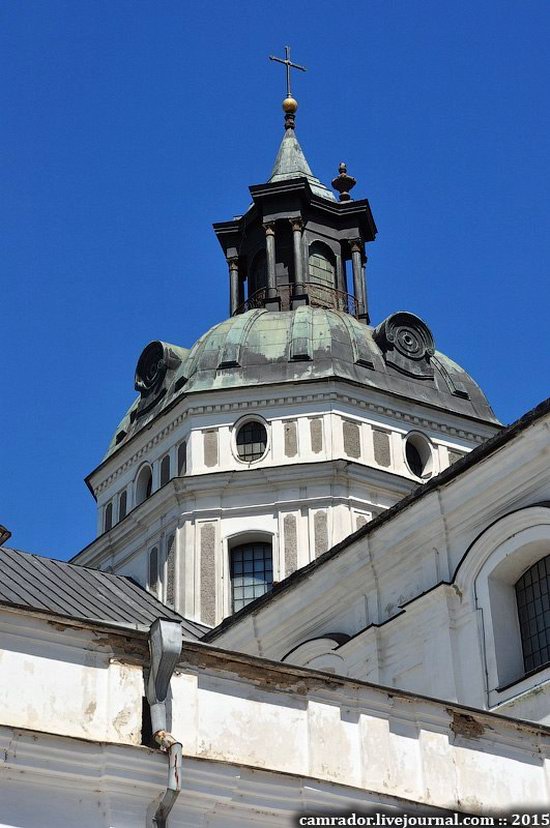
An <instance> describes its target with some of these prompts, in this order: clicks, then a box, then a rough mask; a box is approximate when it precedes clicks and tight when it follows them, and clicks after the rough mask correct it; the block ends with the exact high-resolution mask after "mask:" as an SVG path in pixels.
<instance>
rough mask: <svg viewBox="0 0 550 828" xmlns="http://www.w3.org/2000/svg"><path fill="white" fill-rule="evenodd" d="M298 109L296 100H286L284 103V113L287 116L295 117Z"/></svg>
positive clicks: (289, 98)
mask: <svg viewBox="0 0 550 828" xmlns="http://www.w3.org/2000/svg"><path fill="white" fill-rule="evenodd" d="M297 109H298V101H297V100H296V98H291V97H288V98H285V99H284V101H283V111H284V112H286V113H287V114H291V115H293V114H294V113H295V112H296V110H297Z"/></svg>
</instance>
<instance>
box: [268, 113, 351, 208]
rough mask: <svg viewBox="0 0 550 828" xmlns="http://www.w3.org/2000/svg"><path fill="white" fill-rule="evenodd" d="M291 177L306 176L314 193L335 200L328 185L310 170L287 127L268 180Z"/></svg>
mask: <svg viewBox="0 0 550 828" xmlns="http://www.w3.org/2000/svg"><path fill="white" fill-rule="evenodd" d="M293 178H307V180H308V181H309V184H310V186H311V189H312V190H313V192H314V193H315V195H318V196H321V198H328V199H329V200H330V201H335V200H336V199H335V198H334V193H332V192H331V191H330V190H329V188H328V187H325V185H324V184H323V183H321V181H319V179H318V178H316V177H315V176H314V175H313V173H312V172H311V167H310V166H309V164H308V163H307V161H306V157H305V155H304V153H303V150H302V148H301V146H300V144H299V143H298V139H297V138H296V134H295V132H294V130H293V129H287V130H286V131H285V134H284V137H283V140H282V141H281V146H280V147H279V152H278V153H277V158H276V159H275V164H274V165H273V170H272V172H271V177H270V179H269V180H270V182H271V181H290V180H292V179H293Z"/></svg>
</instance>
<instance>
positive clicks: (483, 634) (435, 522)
mask: <svg viewBox="0 0 550 828" xmlns="http://www.w3.org/2000/svg"><path fill="white" fill-rule="evenodd" d="M547 409H548V406H546V407H542V409H541V412H540V414H539V416H538V417H536V418H534V419H533V422H531V423H530V424H526V425H525V428H522V429H521V430H519V431H518V433H517V434H515V435H514V434H512V435H511V436H510V437H509V438H508V436H507V434H503V435H501V436H500V437H499V438H497V442H496V446H495V448H494V450H491V451H487V450H486V456H484V457H481V458H480V460H478V461H477V462H472V463H471V464H470V466H469V467H468V466H467V465H466V468H463V470H462V471H460V472H458V470H457V473H456V474H453V475H452V476H451V475H449V477H450V479H449V480H448V482H445V481H444V480H442V481H441V482H439V481H434V482H433V484H432V486H428V487H427V489H426V490H425V491H423V492H421V493H420V494H419V495H417V497H416V498H414V497H413V498H409V500H408V502H407V505H406V506H405V507H404V508H401V509H400V508H399V507H397V511H396V513H395V514H388V515H387V516H386V517H387V518H388V519H387V520H384V519H382V520H381V521H380V522H379V524H378V525H373V527H372V530H371V527H368V528H365V529H364V530H362V532H361V533H358V536H357V538H356V539H350V541H348V542H347V543H346V544H344V545H343V548H342V549H341V550H340V551H339V552H337V554H331V553H329V555H327V556H325V559H324V560H323V563H322V565H321V566H319V567H317V568H314V569H312V570H311V572H305V573H303V577H301V578H300V577H296V578H295V579H294V581H293V582H292V583H290V584H289V585H288V586H287V587H286V588H285V589H283V590H281V591H280V592H278V593H276V594H275V595H273V596H272V598H271V600H270V601H269V602H265V604H263V605H262V606H260V607H258V609H256V610H255V609H254V608H251V611H250V612H249V613H248V614H244V615H243V617H242V618H241V619H240V620H239V621H237V622H236V623H234V624H230V625H229V626H227V629H223V628H221V629H220V631H219V632H217V633H214V634H213V641H215V643H216V644H217V645H220V646H223V647H227V648H228V649H230V650H242V651H245V652H249V653H251V654H259V653H261V654H262V655H263V656H266V657H268V658H273V659H277V660H284V661H289V662H291V663H295V664H302V665H308V666H311V667H315V668H318V669H329V670H331V671H334V672H336V673H338V674H343V675H349V676H353V677H356V678H361V679H365V680H367V681H374V682H377V683H380V684H383V685H388V686H393V687H399V688H401V689H406V690H409V691H413V692H419V693H424V694H427V695H430V696H434V697H436V698H442V699H449V700H454V701H458V702H460V703H462V704H467V705H470V706H473V707H478V708H481V709H489V710H491V709H492V710H499V711H500V712H506V713H507V714H509V715H513V716H517V717H518V718H523V719H532V720H534V721H545V722H548V721H550V706H549V702H548V693H549V692H550V690H549V686H550V685H549V684H548V679H549V678H550V668H549V667H547V668H545V669H543V670H538V671H536V672H535V673H534V674H533V675H530V676H525V668H524V662H523V653H522V641H521V635H520V625H519V621H518V608H517V603H516V595H515V591H514V585H515V583H516V582H517V580H518V578H519V577H520V575H521V574H522V573H523V572H524V571H526V570H527V569H528V568H529V567H531V566H532V565H533V564H534V563H535V562H537V561H539V560H541V559H544V558H545V557H546V556H547V555H548V554H550V506H549V504H550V468H549V464H548V457H549V454H550V440H549V427H550V415H549V413H548V410H547ZM482 451H483V449H482ZM469 459H471V460H474V457H473V456H472V458H469Z"/></svg>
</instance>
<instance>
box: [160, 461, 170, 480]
mask: <svg viewBox="0 0 550 828" xmlns="http://www.w3.org/2000/svg"><path fill="white" fill-rule="evenodd" d="M169 480H170V458H169V456H168V455H166V456H165V457H163V458H162V463H161V464H160V485H161V486H166V484H167V483H168V481H169Z"/></svg>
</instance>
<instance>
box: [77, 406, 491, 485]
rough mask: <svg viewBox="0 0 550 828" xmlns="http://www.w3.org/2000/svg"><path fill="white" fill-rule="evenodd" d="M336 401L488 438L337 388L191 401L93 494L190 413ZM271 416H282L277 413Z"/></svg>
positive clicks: (468, 436) (478, 438)
mask: <svg viewBox="0 0 550 828" xmlns="http://www.w3.org/2000/svg"><path fill="white" fill-rule="evenodd" d="M335 401H337V402H340V403H343V404H346V405H351V406H353V407H354V408H358V409H360V410H362V411H369V412H372V413H374V414H381V415H383V416H384V417H390V418H392V419H395V420H398V421H401V422H403V423H407V424H409V425H411V426H415V427H416V428H427V429H432V430H434V431H438V432H440V433H441V434H442V435H448V436H449V437H458V438H461V439H464V440H469V441H471V442H474V443H477V444H481V443H483V442H484V441H485V440H486V439H487V434H481V433H480V432H479V431H476V432H474V431H473V430H469V429H466V428H459V427H457V426H453V425H449V424H448V423H445V422H443V421H442V420H439V419H435V418H433V417H421V416H418V415H416V414H410V413H408V412H406V411H403V410H401V409H398V408H395V407H391V406H389V405H387V404H382V403H376V402H373V401H370V400H366V399H361V398H360V397H359V396H358V395H357V396H352V395H350V394H340V393H338V391H336V390H330V391H325V392H319V393H316V394H312V393H304V394H293V395H287V396H284V397H270V398H267V399H265V400H244V399H243V400H234V401H232V402H231V403H227V402H224V403H216V404H209V405H191V406H189V407H187V408H186V409H185V410H184V411H183V412H181V413H180V414H178V415H176V416H175V417H173V419H172V420H171V421H170V422H169V423H167V425H165V426H164V427H163V428H162V429H160V430H159V431H158V432H157V433H156V434H155V436H154V437H152V438H151V439H150V440H149V441H148V442H147V443H145V444H144V445H143V446H142V447H141V448H140V449H139V450H137V451H136V452H134V453H133V454H132V455H130V457H128V458H127V459H126V460H124V461H123V462H122V463H120V465H118V466H117V467H116V468H115V469H114V470H113V471H112V472H111V473H110V474H109V475H108V477H106V478H105V479H104V480H103V481H102V482H101V483H100V484H98V485H97V486H94V487H93V493H94V496H95V497H96V498H97V496H98V495H100V494H101V493H102V492H103V491H105V489H106V488H109V487H110V486H111V484H112V483H113V482H114V481H115V480H116V479H117V478H118V477H120V475H121V474H123V473H124V472H125V471H126V470H127V469H128V468H130V467H132V466H135V465H136V464H137V463H139V462H140V461H141V460H142V458H144V457H145V455H146V454H147V453H148V452H149V451H150V450H151V449H152V448H153V447H154V446H156V445H158V444H159V443H161V442H163V441H164V440H165V439H166V438H167V437H168V436H169V435H170V434H171V433H172V432H173V431H174V429H176V428H177V427H178V426H180V425H181V423H182V422H183V421H184V420H185V419H188V418H190V417H195V416H198V415H210V414H222V413H226V412H228V411H236V412H248V411H251V410H255V409H258V408H261V409H264V408H265V407H266V406H283V405H296V404H303V403H309V402H323V403H324V402H335ZM182 402H188V399H185V400H182ZM327 413H329V412H327ZM304 416H309V415H304ZM450 416H452V417H454V418H458V416H459V415H456V414H452V413H451V414H450ZM272 419H279V418H277V417H274V418H272ZM386 427H387V426H386ZM136 436H137V435H136ZM93 474H94V473H93V472H92V475H93Z"/></svg>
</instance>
